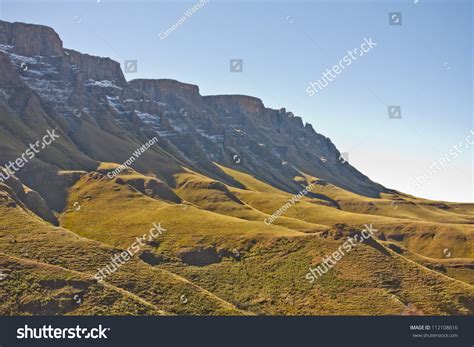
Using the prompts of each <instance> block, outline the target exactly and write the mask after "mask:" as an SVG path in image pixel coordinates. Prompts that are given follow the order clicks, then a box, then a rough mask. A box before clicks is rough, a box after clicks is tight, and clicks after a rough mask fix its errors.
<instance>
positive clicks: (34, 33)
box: [0, 21, 64, 56]
mask: <svg viewBox="0 0 474 347" xmlns="http://www.w3.org/2000/svg"><path fill="white" fill-rule="evenodd" d="M0 44H3V45H8V46H13V47H14V50H13V51H14V52H15V53H16V54H19V55H24V56H35V55H44V56H62V55H63V54H64V52H63V42H62V41H61V39H60V38H59V35H58V34H57V33H56V32H55V31H54V30H53V29H51V28H49V27H46V26H42V25H33V24H25V23H8V22H4V21H0Z"/></svg>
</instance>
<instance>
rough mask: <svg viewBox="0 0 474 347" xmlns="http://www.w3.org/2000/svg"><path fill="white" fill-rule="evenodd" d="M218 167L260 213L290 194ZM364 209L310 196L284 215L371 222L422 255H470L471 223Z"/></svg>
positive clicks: (334, 221) (357, 223) (277, 205)
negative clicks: (240, 186) (239, 185)
mask: <svg viewBox="0 0 474 347" xmlns="http://www.w3.org/2000/svg"><path fill="white" fill-rule="evenodd" d="M221 168H222V169H223V170H224V171H225V172H226V173H227V174H229V175H230V176H233V177H234V178H235V179H236V180H238V181H239V182H241V183H242V184H244V185H245V186H246V188H247V189H237V188H232V187H229V189H230V191H231V192H232V193H234V194H235V195H236V196H237V197H238V198H239V199H240V200H241V201H244V202H245V203H246V204H247V205H249V206H252V207H253V208H255V209H257V210H259V211H262V212H263V213H266V214H272V213H274V212H275V211H277V210H278V209H279V208H280V207H281V206H282V205H284V204H285V203H286V202H287V201H288V199H289V197H290V195H289V194H288V193H285V192H282V191H278V190H276V189H275V188H273V187H270V186H268V185H266V184H265V183H262V182H260V181H258V180H257V179H255V178H254V177H252V176H250V175H248V174H246V173H242V172H238V171H235V170H231V169H228V168H225V167H221ZM315 186H316V188H314V189H313V190H312V191H313V192H317V191H318V190H319V189H320V188H319V185H315ZM334 188H335V187H334ZM335 190H337V191H338V192H339V194H340V195H343V196H350V197H351V199H356V197H358V199H359V201H358V202H359V203H361V204H362V203H365V202H368V201H369V200H371V199H370V198H366V197H359V196H357V195H355V194H353V193H349V192H344V191H342V190H340V189H339V188H335ZM330 197H331V198H332V199H334V200H336V201H337V202H339V200H338V199H341V197H340V196H338V195H332V196H330ZM382 201H383V199H382ZM392 201H393V200H392ZM388 206H390V204H388ZM392 209H393V208H392ZM419 210H420V208H419V207H417V206H416V205H415V207H414V212H413V213H417V211H419ZM362 212H364V213H362ZM366 212H367V211H361V213H355V212H350V211H344V210H342V209H336V208H333V207H328V206H325V205H321V204H319V203H314V202H313V201H312V199H309V198H304V199H302V200H301V201H299V202H297V203H296V204H295V205H293V206H292V207H290V208H289V209H288V210H287V211H286V212H285V213H284V216H286V217H292V218H295V219H300V220H304V221H306V222H309V223H314V224H319V225H326V226H331V225H334V224H337V223H345V224H348V225H353V226H356V227H363V225H364V224H373V225H374V226H375V228H376V229H378V230H379V233H382V232H383V234H384V235H385V236H386V237H387V238H394V239H398V238H400V237H402V239H403V242H404V244H405V245H406V246H407V247H408V248H409V249H410V250H413V251H414V252H417V253H420V254H423V255H425V256H429V257H432V258H444V257H445V252H444V250H445V249H449V250H451V253H452V254H453V256H454V257H458V258H471V259H472V258H474V226H473V225H468V224H449V223H439V222H430V221H425V220H415V219H411V218H406V219H405V218H402V217H400V216H399V217H397V218H393V217H387V216H383V215H375V214H369V213H366Z"/></svg>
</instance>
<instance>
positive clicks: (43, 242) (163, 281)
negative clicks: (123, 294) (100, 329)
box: [0, 191, 244, 315]
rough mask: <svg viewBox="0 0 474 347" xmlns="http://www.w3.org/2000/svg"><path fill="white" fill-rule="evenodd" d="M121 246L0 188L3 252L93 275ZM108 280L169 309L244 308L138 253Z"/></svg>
mask: <svg viewBox="0 0 474 347" xmlns="http://www.w3.org/2000/svg"><path fill="white" fill-rule="evenodd" d="M119 251H120V250H119V249H117V248H112V247H110V246H106V245H103V244H101V243H98V242H94V241H91V240H88V239H85V238H81V237H78V236H77V235H75V234H74V233H72V232H70V231H68V230H66V229H63V228H56V227H53V226H51V225H50V224H48V223H46V222H43V221H42V220H40V219H39V218H38V217H36V216H35V215H33V214H32V213H31V212H28V211H25V210H24V209H22V208H21V207H20V206H19V205H15V204H13V203H12V200H11V198H10V197H9V196H8V195H7V194H6V193H5V192H3V191H0V252H2V253H4V254H6V255H8V256H13V257H18V258H25V259H30V260H34V261H36V262H38V264H40V263H42V264H50V265H55V266H56V267H59V268H60V269H62V271H64V274H66V275H67V274H68V273H70V271H75V272H80V273H83V274H84V276H87V277H88V278H89V279H90V277H91V276H93V275H94V274H95V273H96V271H97V269H98V268H102V267H104V266H105V265H106V264H108V263H109V262H110V258H111V256H112V255H114V254H116V253H118V252H119ZM37 269H38V270H36V269H35V270H34V272H33V274H32V275H31V276H32V277H35V276H38V277H41V274H37V273H36V272H38V271H39V272H41V271H40V270H41V266H39V267H38V268H37ZM58 271H59V269H58ZM21 276H22V275H21V273H20V272H18V273H17V272H16V271H15V272H12V273H11V277H10V278H8V279H6V280H4V281H6V283H7V284H8V283H10V282H9V281H10V280H14V281H18V283H21V282H22V280H21ZM106 282H107V283H108V284H110V285H113V286H115V287H117V288H121V289H122V290H125V291H127V292H128V293H129V294H128V295H132V296H133V295H136V296H139V297H140V298H142V299H143V300H146V301H147V302H149V303H150V304H152V305H154V306H156V307H157V308H158V309H160V310H162V311H166V312H168V313H170V314H192V315H200V314H206V315H207V314H210V315H213V314H219V315H225V314H243V313H244V312H241V311H239V310H237V309H236V308H235V307H233V306H232V305H230V304H228V303H226V302H224V301H223V300H221V299H219V298H217V297H216V296H215V295H213V294H212V293H209V292H207V291H205V290H204V289H202V288H200V287H198V286H196V285H195V284H192V283H190V282H189V281H187V280H185V279H183V278H181V277H179V276H177V275H174V274H172V273H170V272H168V271H165V270H161V269H158V268H156V267H152V266H150V265H148V264H146V263H144V262H142V261H141V260H139V259H138V258H137V257H134V258H133V259H132V260H131V261H129V262H128V263H126V264H125V265H123V266H122V267H121V268H120V269H119V271H117V272H115V273H114V274H113V275H111V276H109V277H107V280H106ZM4 284H5V283H4ZM23 287H24V286H23ZM95 287H96V286H94V287H91V288H95ZM38 290H39V291H38V292H37V293H40V292H41V288H38ZM88 294H89V292H85V293H84V295H86V296H87V295H88ZM182 295H185V296H186V297H187V298H188V302H187V303H186V304H183V303H182V302H181V301H180V298H181V296H182ZM91 298H93V296H92V295H91ZM96 299H97V300H98V301H97V305H98V306H100V300H99V299H100V296H98V297H97V298H96ZM91 300H92V299H91Z"/></svg>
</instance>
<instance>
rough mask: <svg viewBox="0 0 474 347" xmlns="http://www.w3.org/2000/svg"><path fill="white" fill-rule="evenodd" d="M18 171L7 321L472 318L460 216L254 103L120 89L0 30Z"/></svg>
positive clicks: (38, 32)
mask: <svg viewBox="0 0 474 347" xmlns="http://www.w3.org/2000/svg"><path fill="white" fill-rule="evenodd" d="M52 131H54V133H55V134H56V135H57V138H56V137H55V138H54V139H53V141H51V142H50V143H49V144H47V145H45V146H43V148H41V150H38V151H34V152H33V151H32V150H33V149H32V148H33V147H31V144H34V143H37V141H43V139H44V138H45V136H47V134H51V132H52ZM48 136H49V135H48ZM50 137H51V136H50ZM28 149H30V151H29V152H27V151H28ZM18 158H22V160H23V161H24V163H23V165H21V166H20V165H18V166H19V167H17V168H16V169H15V170H13V171H14V172H10V173H9V172H7V170H6V169H0V175H1V176H0V177H1V180H0V297H1V298H2V301H1V304H0V314H2V315H403V314H413V312H415V313H416V314H420V315H472V314H474V242H473V238H474V205H473V204H460V203H451V202H440V201H431V200H427V199H422V198H418V197H414V196H410V195H407V194H404V193H402V192H398V191H395V190H392V189H389V188H385V187H383V186H382V185H380V184H378V183H375V182H373V181H372V180H370V179H369V178H368V177H366V176H365V175H364V174H362V173H361V172H359V171H358V170H357V169H356V168H354V167H353V166H351V165H350V164H349V163H347V162H345V161H343V160H340V152H339V151H338V149H337V148H336V147H335V146H334V144H333V143H332V142H331V140H330V139H329V138H327V137H325V136H323V135H322V134H319V133H317V132H316V130H315V129H314V128H313V126H312V125H310V124H303V122H302V120H301V118H299V117H297V116H295V115H294V114H293V113H291V112H287V111H286V110H285V109H280V110H273V109H269V108H267V107H265V106H264V104H263V102H262V101H261V100H260V99H258V98H255V97H250V96H244V95H215V96H202V95H201V94H200V93H199V88H198V87H197V86H194V85H190V84H186V83H181V82H178V81H174V80H145V79H142V80H133V81H130V82H127V81H126V80H125V78H124V76H123V73H122V71H121V68H120V64H119V63H118V62H115V61H113V60H111V59H109V58H100V57H95V56H91V55H88V54H83V53H80V52H77V51H74V50H70V49H65V48H64V47H63V45H62V41H61V39H60V38H59V35H58V34H57V33H56V32H54V30H53V29H51V28H49V27H45V26H39V25H31V24H24V23H8V22H3V21H0V164H1V165H2V166H6V165H10V167H13V166H11V164H8V163H9V162H16V160H17V159H18ZM302 192H304V194H303V193H302ZM298 194H299V195H298ZM283 207H284V209H283ZM368 225H371V226H373V229H375V230H374V233H373V235H371V237H370V238H368V239H367V240H366V241H365V242H363V243H361V244H359V245H358V246H357V247H356V248H355V249H354V250H353V251H351V252H350V253H347V254H346V255H345V256H344V257H342V259H340V261H338V262H337V264H336V265H335V266H334V267H333V268H332V269H330V270H329V271H328V272H327V273H326V274H325V275H324V276H322V277H321V278H319V279H318V280H317V281H315V282H314V283H309V282H308V280H307V277H306V274H307V273H308V269H309V268H310V267H315V266H316V265H318V264H321V262H322V261H323V258H324V257H325V256H327V255H330V254H332V253H333V252H334V251H336V250H337V249H340V248H341V247H342V245H343V244H344V242H345V241H346V240H347V239H348V238H349V237H354V235H360V233H361V230H363V229H365V228H367V226H368ZM158 226H159V227H158ZM161 228H162V229H161ZM157 231H159V232H158V233H156V232H157ZM154 232H155V233H156V234H154ZM145 236H146V237H145ZM143 240H144V241H143ZM142 241H143V242H142ZM131 250H133V255H132V256H130V257H129V258H130V259H127V260H126V261H124V262H123V264H120V265H117V264H115V265H113V268H114V270H113V271H110V270H107V271H108V272H107V271H106V272H105V274H104V268H107V269H110V268H111V267H112V265H111V262H112V259H118V258H117V256H118V255H120V254H123V253H124V252H125V253H126V254H129V255H130V254H131V252H132V251H131ZM100 270H103V271H102V272H100ZM99 273H101V275H100V276H98V274H99ZM414 308H415V309H414Z"/></svg>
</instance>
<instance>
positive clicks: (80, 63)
mask: <svg viewBox="0 0 474 347" xmlns="http://www.w3.org/2000/svg"><path fill="white" fill-rule="evenodd" d="M65 60H66V61H67V62H68V63H69V64H70V65H73V66H74V67H75V68H76V69H78V71H79V73H78V75H79V77H80V79H81V81H82V82H87V80H95V81H104V80H106V81H111V82H115V83H116V84H117V85H119V86H121V85H123V84H125V83H126V81H125V77H124V76H123V72H122V69H121V67H120V64H119V63H118V62H116V61H114V60H112V59H109V58H101V57H95V56H92V55H89V54H83V53H79V52H76V51H74V50H71V49H67V50H66V57H65Z"/></svg>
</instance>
